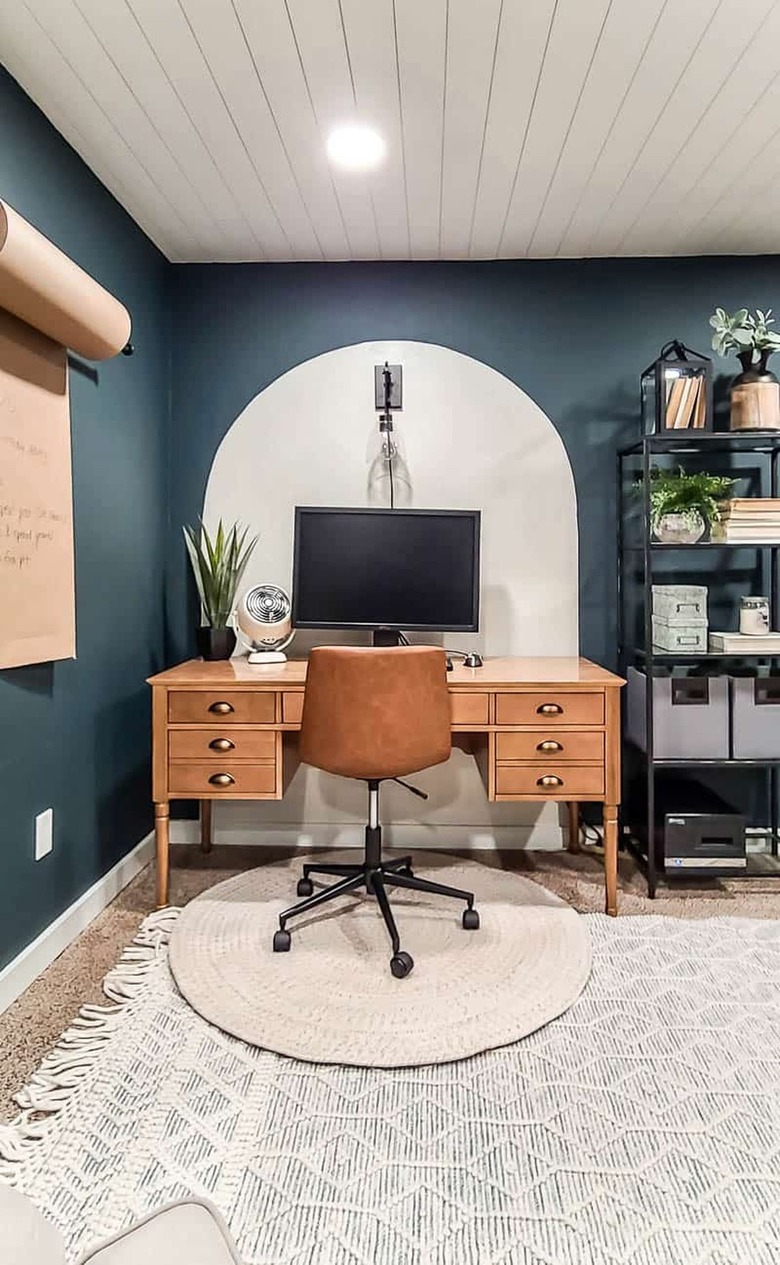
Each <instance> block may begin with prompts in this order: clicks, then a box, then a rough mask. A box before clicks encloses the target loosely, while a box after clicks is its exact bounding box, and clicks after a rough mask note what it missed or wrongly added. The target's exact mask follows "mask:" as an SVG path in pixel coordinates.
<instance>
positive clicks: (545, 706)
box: [536, 703, 563, 716]
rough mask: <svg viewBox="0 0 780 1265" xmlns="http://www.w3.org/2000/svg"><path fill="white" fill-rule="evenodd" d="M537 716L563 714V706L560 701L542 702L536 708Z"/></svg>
mask: <svg viewBox="0 0 780 1265" xmlns="http://www.w3.org/2000/svg"><path fill="white" fill-rule="evenodd" d="M536 714H537V716H562V715H563V708H562V707H561V706H560V705H559V704H558V703H542V704H541V706H540V707H537V709H536Z"/></svg>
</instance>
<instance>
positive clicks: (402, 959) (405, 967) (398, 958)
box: [390, 950, 414, 979]
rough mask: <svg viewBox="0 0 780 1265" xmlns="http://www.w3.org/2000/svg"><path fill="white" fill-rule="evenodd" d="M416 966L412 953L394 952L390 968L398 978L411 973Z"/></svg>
mask: <svg viewBox="0 0 780 1265" xmlns="http://www.w3.org/2000/svg"><path fill="white" fill-rule="evenodd" d="M413 966H414V958H413V957H412V955H411V953H404V952H403V950H402V951H401V952H400V953H394V954H393V956H392V957H391V959H390V970H391V971H392V972H393V975H394V976H395V978H396V979H403V978H404V976H405V975H410V974H411V972H412V967H413Z"/></svg>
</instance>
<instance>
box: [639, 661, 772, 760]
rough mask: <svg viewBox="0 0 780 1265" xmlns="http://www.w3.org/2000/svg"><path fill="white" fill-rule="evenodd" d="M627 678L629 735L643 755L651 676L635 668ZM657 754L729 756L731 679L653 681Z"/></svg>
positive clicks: (671, 757)
mask: <svg viewBox="0 0 780 1265" xmlns="http://www.w3.org/2000/svg"><path fill="white" fill-rule="evenodd" d="M626 675H627V678H628V685H627V700H626V719H627V731H628V736H629V738H630V739H631V741H632V742H635V743H636V745H637V746H638V747H641V749H642V750H643V751H644V750H645V695H646V692H647V677H646V675H645V673H644V672H639V671H637V669H636V668H629V669H628V672H627V674H626ZM778 717H779V718H780V711H778ZM653 754H654V755H655V756H656V758H657V759H660V760H724V759H727V758H728V754H729V678H728V677H727V676H679V677H676V676H675V677H672V676H657V677H654V679H653Z"/></svg>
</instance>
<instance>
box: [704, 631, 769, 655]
mask: <svg viewBox="0 0 780 1265" xmlns="http://www.w3.org/2000/svg"><path fill="white" fill-rule="evenodd" d="M710 652H711V653H712V654H734V655H741V654H745V655H749V654H759V655H760V654H765V655H777V654H780V633H777V632H768V633H763V634H761V635H759V636H748V635H747V634H746V633H738V632H711V633H710Z"/></svg>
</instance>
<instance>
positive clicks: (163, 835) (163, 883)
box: [154, 804, 170, 909]
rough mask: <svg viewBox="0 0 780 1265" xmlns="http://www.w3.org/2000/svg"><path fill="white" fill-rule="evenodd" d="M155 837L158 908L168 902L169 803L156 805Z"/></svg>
mask: <svg viewBox="0 0 780 1265" xmlns="http://www.w3.org/2000/svg"><path fill="white" fill-rule="evenodd" d="M154 838H155V843H156V845H157V908H158V909H162V908H163V907H164V906H165V905H167V904H168V877H169V871H170V808H169V806H168V804H155V806H154Z"/></svg>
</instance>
